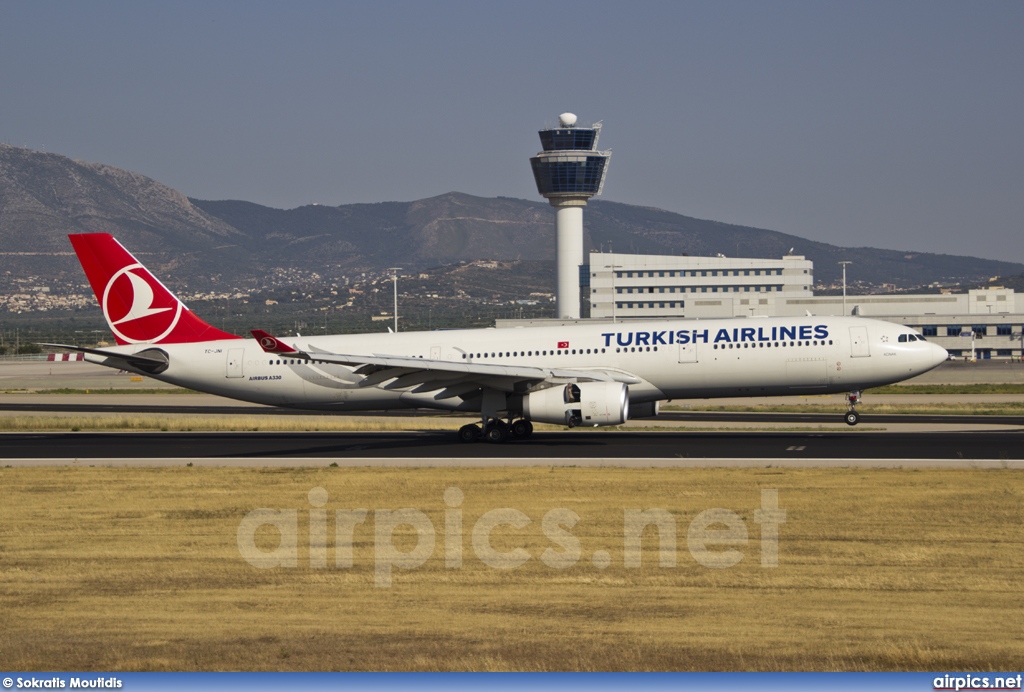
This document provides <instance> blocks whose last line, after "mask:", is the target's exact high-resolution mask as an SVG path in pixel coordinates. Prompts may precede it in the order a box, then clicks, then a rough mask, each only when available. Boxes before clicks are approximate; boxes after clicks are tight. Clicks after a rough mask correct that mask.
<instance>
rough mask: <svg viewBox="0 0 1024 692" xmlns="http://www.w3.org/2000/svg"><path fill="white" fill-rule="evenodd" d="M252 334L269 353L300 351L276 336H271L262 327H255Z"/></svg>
mask: <svg viewBox="0 0 1024 692" xmlns="http://www.w3.org/2000/svg"><path fill="white" fill-rule="evenodd" d="M251 334H252V335H253V336H254V337H256V341H258V342H259V344H260V348H262V349H263V350H264V351H266V352H267V353H298V350H296V349H294V348H292V347H291V346H289V345H288V344H286V343H284V342H283V341H281V340H280V339H278V338H277V337H276V336H271V335H270V334H268V333H266V332H265V331H263V330H262V329H253V330H252V331H251Z"/></svg>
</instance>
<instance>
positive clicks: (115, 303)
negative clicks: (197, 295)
mask: <svg viewBox="0 0 1024 692" xmlns="http://www.w3.org/2000/svg"><path fill="white" fill-rule="evenodd" d="M68 237H69V238H70V239H71V244H72V245H73V246H74V248H75V253H76V254H77V255H78V259H79V261H80V262H81V263H82V268H83V269H84V270H85V275H86V276H87V277H88V279H89V283H90V284H91V285H92V290H93V293H95V294H96V299H97V300H99V302H100V307H101V308H102V309H103V316H104V317H106V318H107V324H108V325H110V330H111V331H112V332H113V333H114V338H115V339H116V340H117V343H119V344H143V343H145V344H158V343H165V344H167V343H191V342H198V341H215V340H219V339H240V338H241V337H239V336H235V335H234V334H228V333H227V332H223V331H221V330H219V329H217V328H216V327H213V326H210V325H209V324H207V323H206V322H204V321H203V320H201V319H199V318H198V317H196V316H195V315H194V314H193V313H192V312H191V311H190V310H189V309H188V308H187V307H185V305H184V304H183V303H182V302H181V301H180V300H178V299H177V297H175V295H174V294H173V293H171V292H170V291H169V290H168V289H167V287H166V286H164V285H163V284H162V283H160V281H159V280H158V279H157V278H156V277H155V276H153V274H152V273H150V271H149V270H148V269H146V268H145V267H144V266H143V265H142V263H141V262H139V261H138V260H137V259H135V258H134V257H132V255H131V253H129V252H128V251H127V250H125V249H124V247H123V246H122V245H121V244H120V243H118V242H117V241H116V240H115V239H114V237H113V236H111V235H109V234H107V233H83V234H78V235H71V236H68Z"/></svg>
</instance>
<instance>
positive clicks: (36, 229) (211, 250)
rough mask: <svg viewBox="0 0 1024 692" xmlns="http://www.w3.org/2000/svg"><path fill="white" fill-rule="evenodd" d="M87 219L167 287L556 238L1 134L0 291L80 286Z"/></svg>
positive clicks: (729, 236)
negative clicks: (160, 177)
mask: <svg viewBox="0 0 1024 692" xmlns="http://www.w3.org/2000/svg"><path fill="white" fill-rule="evenodd" d="M525 174H528V171H525V172H524V175H525ZM584 220H585V221H584V222H585V231H586V238H585V242H586V243H587V244H588V245H589V247H592V248H605V249H608V248H614V250H615V251H616V252H638V253H654V254H684V253H685V254H689V255H714V254H716V253H722V254H724V255H728V256H749V257H781V256H782V255H783V254H784V253H785V252H786V251H787V250H789V248H794V249H795V252H797V253H799V254H804V255H806V256H808V257H809V258H810V259H812V260H814V262H815V279H816V281H817V283H819V284H829V283H834V282H835V281H837V280H838V277H839V267H838V265H837V264H836V262H838V261H839V260H840V259H848V260H852V261H853V262H854V265H853V267H851V272H850V278H851V283H852V282H853V281H859V282H862V283H866V284H880V283H883V282H886V283H895V284H897V286H901V287H909V286H917V285H921V284H929V283H933V282H942V283H955V282H960V283H963V284H977V283H980V282H984V281H987V280H989V279H990V278H991V277H993V276H1011V275H1019V274H1021V273H1024V265H1021V264H1015V263H1007V262H999V261H996V260H986V259H979V258H972V257H958V256H952V255H937V254H931V253H926V252H920V251H917V250H914V251H910V250H908V251H894V250H879V249H875V248H840V247H836V246H833V245H828V244H825V243H818V242H814V241H810V240H806V239H803V238H799V237H797V236H793V235H788V234H785V233H780V232H777V231H770V230H765V229H759V228H748V227H743V226H734V225H730V224H724V223H719V222H715V221H707V220H702V219H695V218H691V217H687V216H683V215H681V214H675V213H672V212H667V211H663V210H659V209H652V208H648V207H638V206H632V205H627V204H621V203H616V202H608V201H603V200H596V201H593V202H591V204H590V205H589V206H588V208H587V211H586V214H585V217H584ZM97 231H103V232H108V233H112V234H114V235H115V236H116V237H117V238H118V239H119V240H121V242H122V243H123V244H124V245H125V246H127V247H128V248H129V249H130V250H131V251H132V252H133V253H135V254H136V255H138V256H140V258H141V259H143V260H144V261H146V262H147V263H150V264H152V265H153V268H154V269H155V270H157V271H158V272H160V273H161V274H162V275H164V276H166V277H167V282H168V284H170V285H171V286H173V287H176V288H181V287H188V288H190V289H193V290H197V291H198V290H212V289H214V288H218V289H226V288H241V287H250V288H251V287H258V286H261V285H264V283H263V282H264V280H265V277H267V276H269V275H270V274H272V273H276V274H277V275H278V276H279V277H280V276H281V275H282V272H283V274H285V275H287V274H288V273H289V272H304V273H311V272H313V273H319V274H320V275H323V276H328V277H339V276H349V275H352V274H353V273H359V272H379V271H381V270H383V269H385V268H387V267H391V266H401V267H403V268H405V269H406V270H409V271H413V270H417V269H422V268H427V267H437V266H439V265H448V264H455V263H458V262H460V261H472V260H477V259H494V260H502V261H514V260H539V261H552V259H553V255H554V246H555V243H554V213H553V210H552V209H551V207H550V206H549V205H548V204H547V203H546V202H543V201H528V200H519V199H510V198H501V197H499V198H493V199H492V198H481V197H473V196H471V195H466V194H462V193H458V192H451V193H448V194H445V195H440V196H437V197H433V198H430V199H423V200H417V201H414V202H382V203H377V204H350V205H343V206H338V207H331V206H321V205H310V206H304V207H299V208H296V209H289V210H282V209H272V208H269V207H264V206H261V205H258V204H254V203H251V202H243V201H209V200H198V199H188V198H186V197H185V196H184V195H182V194H181V193H179V192H177V191H176V190H173V189H171V188H169V187H167V186H165V185H162V184H160V183H158V182H156V181H154V180H152V179H150V178H147V177H145V176H142V175H139V174H137V173H131V172H129V171H124V170H121V169H117V168H113V167H110V166H105V165H102V164H93V163H84V162H81V161H74V160H72V159H69V158H67V157H64V156H59V155H57V154H45V153H40V152H35V151H31V150H28V149H20V148H17V147H11V146H6V145H0V245H2V247H0V292H3V291H4V290H5V289H6V290H7V291H10V290H11V289H12V287H14V288H16V284H24V283H25V282H30V283H33V284H40V285H46V286H54V287H55V290H56V289H57V288H60V287H61V286H70V285H81V284H82V283H83V282H84V277H82V276H81V273H80V270H79V269H78V266H77V263H76V262H75V261H74V258H73V257H72V256H71V255H70V254H69V251H70V247H69V244H68V242H67V239H66V235H67V234H68V233H76V232H97ZM275 270H277V271H276V272H275ZM282 282H285V283H286V279H280V278H279V280H277V283H276V284H275V285H281V284H282Z"/></svg>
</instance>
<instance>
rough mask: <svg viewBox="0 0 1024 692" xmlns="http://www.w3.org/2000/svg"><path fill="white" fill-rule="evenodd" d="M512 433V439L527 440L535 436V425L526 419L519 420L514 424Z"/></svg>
mask: <svg viewBox="0 0 1024 692" xmlns="http://www.w3.org/2000/svg"><path fill="white" fill-rule="evenodd" d="M511 432H512V437H518V438H519V439H525V438H527V437H529V436H530V435H532V434H533V423H531V422H530V421H528V420H526V419H525V418H520V419H519V420H517V421H516V422H515V423H513V424H512V428H511Z"/></svg>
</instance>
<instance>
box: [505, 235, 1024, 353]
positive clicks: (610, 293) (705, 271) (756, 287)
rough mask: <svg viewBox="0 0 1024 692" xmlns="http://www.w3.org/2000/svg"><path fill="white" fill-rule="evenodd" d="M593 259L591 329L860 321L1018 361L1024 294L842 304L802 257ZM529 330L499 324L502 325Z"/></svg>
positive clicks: (881, 298)
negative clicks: (647, 323) (634, 323)
mask: <svg viewBox="0 0 1024 692" xmlns="http://www.w3.org/2000/svg"><path fill="white" fill-rule="evenodd" d="M589 259H590V264H589V265H583V266H581V267H580V295H581V299H582V301H583V302H584V306H585V307H589V309H590V319H592V320H598V321H607V322H611V321H627V320H638V319H663V318H673V317H674V318H686V319H716V318H723V317H742V316H745V317H750V318H757V317H786V316H799V315H805V314H808V313H810V314H814V315H842V314H849V315H861V316H863V317H871V318H875V319H881V320H887V321H890V322H896V323H898V324H904V325H907V326H908V327H912V328H913V329H915V330H917V331H918V332H919V333H920V334H922V335H923V336H924V337H925V338H927V339H928V340H929V341H934V342H936V343H937V344H939V345H940V346H942V347H943V348H945V349H946V350H948V351H949V352H950V355H952V356H953V357H957V358H960V357H962V358H969V357H971V356H972V354H973V355H974V357H976V358H979V359H989V358H1013V359H1020V358H1021V357H1022V345H1024V335H1022V332H1024V294H1021V293H1016V292H1015V291H1014V290H1013V289H1008V288H989V289H982V290H971V291H968V292H966V293H942V294H882V295H866V296H865V295H858V296H853V295H848V296H847V297H846V299H845V305H844V299H843V297H842V296H841V295H839V296H816V295H814V292H813V285H814V263H813V262H812V261H811V260H808V259H806V258H805V257H803V256H801V255H786V256H784V257H782V258H780V259H755V258H734V257H722V256H718V257H689V256H671V255H625V254H615V253H596V252H595V253H590V257H589ZM556 321H557V320H556ZM529 322H531V321H529V320H527V321H518V320H499V324H498V326H502V327H505V326H515V325H520V324H524V323H529ZM533 322H536V323H540V322H541V321H536V320H535V321H533ZM543 322H545V323H548V324H550V322H551V321H550V320H546V321H543Z"/></svg>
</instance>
